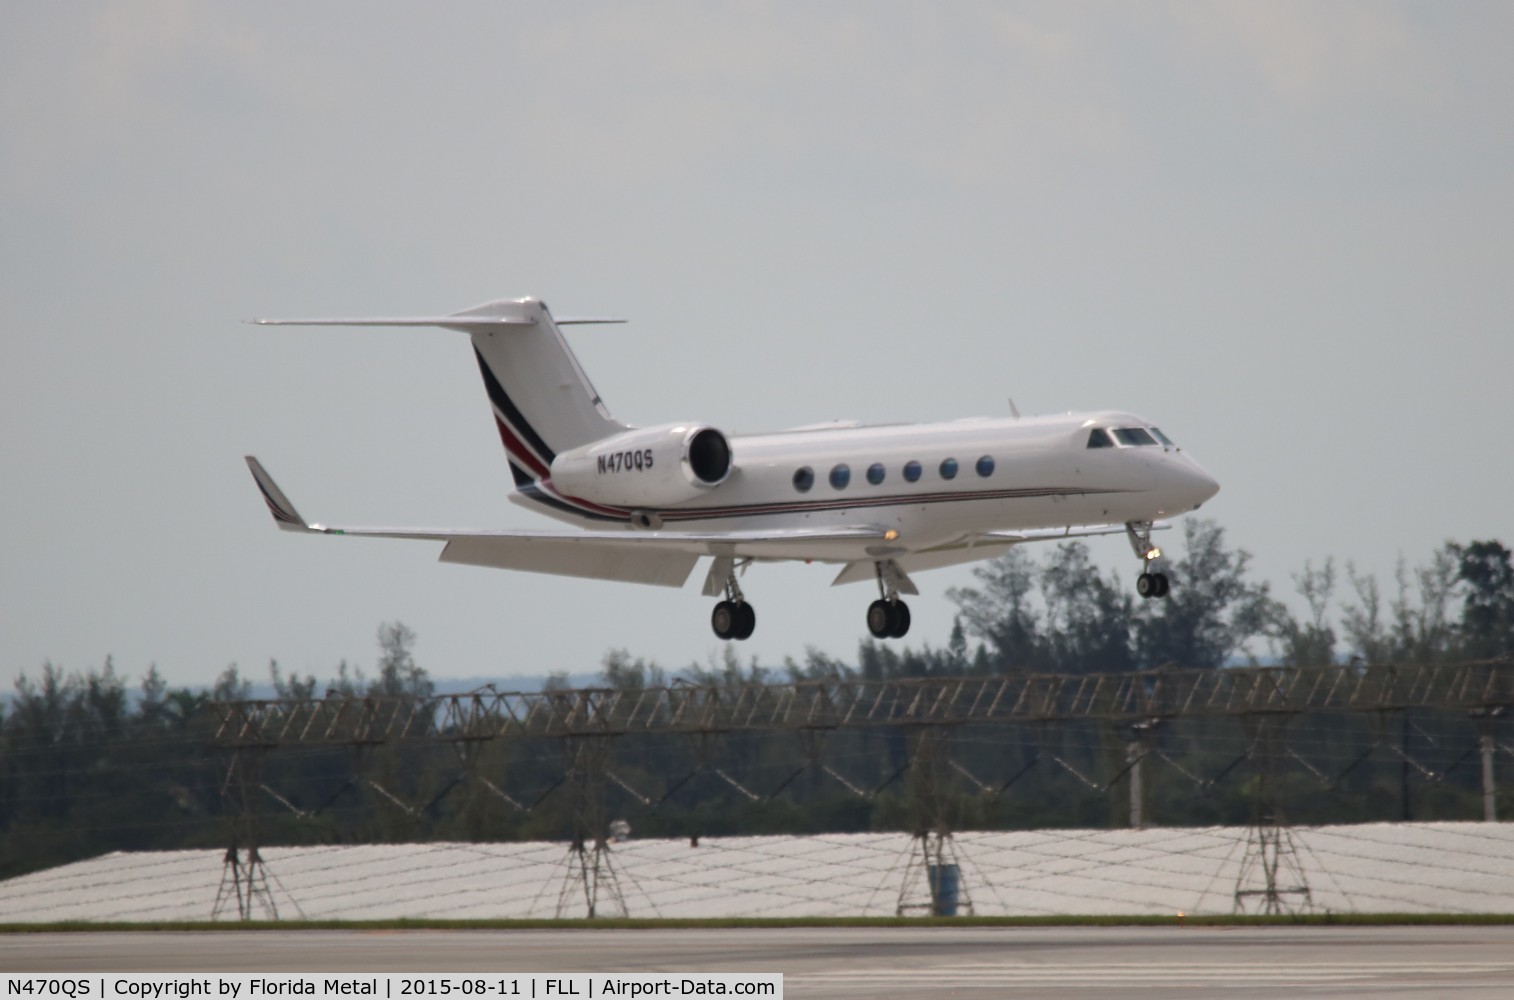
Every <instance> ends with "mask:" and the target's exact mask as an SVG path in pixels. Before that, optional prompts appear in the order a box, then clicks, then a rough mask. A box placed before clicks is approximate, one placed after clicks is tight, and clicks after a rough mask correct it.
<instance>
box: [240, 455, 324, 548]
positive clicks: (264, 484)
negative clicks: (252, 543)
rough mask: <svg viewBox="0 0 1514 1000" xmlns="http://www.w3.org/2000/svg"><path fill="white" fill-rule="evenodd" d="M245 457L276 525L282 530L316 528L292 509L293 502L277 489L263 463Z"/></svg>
mask: <svg viewBox="0 0 1514 1000" xmlns="http://www.w3.org/2000/svg"><path fill="white" fill-rule="evenodd" d="M245 457H246V459H247V467H248V468H249V469H251V470H252V478H253V479H255V480H256V481H257V484H258V490H259V492H261V493H262V494H263V502H264V503H266V504H267V505H268V511H269V513H271V514H272V515H273V519H274V521H275V522H276V523H277V524H278V526H279V527H280V528H282V529H283V530H284V531H315V530H317V529H316V527H315V526H314V525H312V524H307V523H306V522H305V519H304V518H303V517H301V516H300V515H299V512H298V511H296V510H295V509H294V504H292V503H290V502H289V498H288V497H286V496H285V495H284V491H283V490H281V489H279V484H278V483H276V482H274V481H273V477H272V476H270V475H269V474H268V470H267V469H265V468H263V463H261V462H259V461H258V460H257V459H256V458H253V457H252V456H251V455H247V456H245Z"/></svg>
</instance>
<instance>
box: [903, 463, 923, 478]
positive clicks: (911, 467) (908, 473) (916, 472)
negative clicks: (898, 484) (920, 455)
mask: <svg viewBox="0 0 1514 1000" xmlns="http://www.w3.org/2000/svg"><path fill="white" fill-rule="evenodd" d="M904 480H905V482H909V483H915V482H919V481H920V463H919V462H916V461H915V460H913V459H911V460H910V461H908V462H905V463H904Z"/></svg>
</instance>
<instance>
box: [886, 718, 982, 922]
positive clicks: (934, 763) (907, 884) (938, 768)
mask: <svg viewBox="0 0 1514 1000" xmlns="http://www.w3.org/2000/svg"><path fill="white" fill-rule="evenodd" d="M950 739H951V730H950V729H949V728H947V727H946V726H921V727H919V728H918V729H917V730H916V731H915V732H914V733H913V734H911V740H910V761H909V779H908V791H909V797H910V800H911V804H912V808H913V810H914V828H915V830H914V837H913V838H912V839H911V841H910V848H909V861H908V863H907V864H906V865H905V867H904V881H903V883H902V884H901V885H900V887H899V902H898V906H897V907H896V909H895V913H896V914H897V915H898V916H901V917H902V916H905V915H907V914H908V913H910V912H922V911H923V912H924V913H927V914H929V915H930V916H933V917H951V916H956V915H957V911H958V909H959V907H960V908H964V909H966V911H967V913H968V914H969V915H971V913H972V912H973V904H972V900H971V898H970V897H969V895H968V892H967V885H966V883H965V882H964V881H963V880H962V865H961V862H960V860H959V858H958V856H957V846H956V842H955V841H954V840H953V839H952V834H951V826H950V821H949V818H948V817H947V815H946V811H947V810H946V787H945V785H946V768H947V765H948V763H949V758H948V753H949V748H948V745H947V744H948V741H949V740H950ZM922 876H923V878H924V880H925V893H924V895H923V896H922V895H921V894H920V881H921V878H922Z"/></svg>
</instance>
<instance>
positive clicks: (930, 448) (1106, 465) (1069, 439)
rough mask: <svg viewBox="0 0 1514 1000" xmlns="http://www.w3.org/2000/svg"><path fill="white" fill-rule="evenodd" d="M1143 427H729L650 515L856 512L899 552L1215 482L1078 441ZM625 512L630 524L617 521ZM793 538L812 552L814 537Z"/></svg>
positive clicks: (1114, 517)
mask: <svg viewBox="0 0 1514 1000" xmlns="http://www.w3.org/2000/svg"><path fill="white" fill-rule="evenodd" d="M1150 426H1151V424H1150V423H1149V422H1148V421H1146V420H1144V419H1142V418H1141V417H1138V416H1135V415H1133V414H1128V413H1117V412H1108V411H1106V412H1098V413H1073V414H1062V415H1058V416H1049V417H1026V418H1003V419H995V418H982V419H967V420H957V421H949V422H943V423H930V424H904V425H877V426H861V427H840V428H835V429H820V430H800V431H784V432H778V433H771V434H754V435H744V436H732V437H730V445H731V456H732V462H733V465H734V468H733V470H732V472H731V474H730V477H729V478H728V479H727V480H726V481H725V482H724V483H722V484H721V485H720V486H718V487H716V488H714V489H711V490H709V491H708V492H707V493H705V494H703V495H701V496H699V497H698V498H696V499H694V500H692V501H689V502H686V503H682V504H678V505H675V506H668V507H663V508H659V509H658V510H656V511H652V512H649V513H655V514H656V515H658V517H659V518H660V521H661V524H662V525H663V526H664V527H666V528H668V529H669V530H681V531H731V532H737V531H745V530H763V529H771V528H774V527H777V526H784V527H793V528H827V527H839V526H844V525H856V524H859V523H864V524H870V525H876V526H879V527H883V528H893V529H895V530H896V531H898V533H899V542H900V543H901V547H902V548H904V549H907V550H919V549H921V548H928V547H931V546H934V545H939V544H943V543H946V542H949V541H952V540H954V539H959V538H962V537H964V536H968V535H971V534H973V533H976V532H985V531H1018V530H1032V529H1037V530H1041V529H1057V528H1063V527H1069V526H1076V525H1086V524H1094V523H1104V524H1107V523H1120V522H1129V521H1137V522H1140V521H1156V520H1160V519H1163V518H1168V517H1172V516H1175V515H1177V514H1181V513H1183V512H1185V511H1189V510H1192V509H1194V508H1195V507H1197V506H1198V505H1199V504H1202V503H1203V502H1204V501H1205V500H1207V499H1209V498H1210V497H1211V496H1213V495H1214V493H1215V492H1216V491H1217V490H1218V486H1217V484H1216V483H1215V481H1214V480H1213V479H1212V478H1211V477H1210V476H1209V475H1208V474H1207V473H1206V472H1205V471H1204V470H1203V469H1202V468H1201V467H1200V466H1199V465H1198V463H1196V462H1195V461H1194V460H1193V459H1191V458H1189V457H1188V456H1187V455H1186V454H1184V453H1183V451H1182V450H1181V449H1180V448H1177V447H1170V446H1166V445H1160V444H1159V445H1139V446H1132V445H1118V446H1114V447H1106V448H1089V447H1088V438H1089V432H1090V430H1091V429H1093V428H1095V427H1102V428H1117V427H1140V428H1146V427H1150ZM984 456H987V457H988V458H990V459H991V460H992V461H993V469H992V471H991V472H990V473H989V474H988V475H986V476H983V475H980V474H979V473H978V471H977V463H978V461H979V459H980V458H982V457H984ZM946 459H955V460H956V463H957V473H956V476H955V477H954V478H951V479H946V478H943V476H942V473H941V463H942V462H943V460H946ZM911 461H914V462H918V463H919V464H920V467H921V474H920V477H919V479H918V480H917V481H916V482H908V481H907V480H906V479H905V475H904V470H905V465H906V463H908V462H911ZM875 463H877V464H881V465H882V467H883V470H884V476H883V479H882V481H881V482H879V483H877V484H874V483H872V482H869V480H868V469H869V467H870V466H872V465H874V464H875ZM842 464H844V465H846V466H847V467H848V469H849V471H850V481H849V482H848V483H847V485H846V486H845V488H842V489H837V488H835V487H834V486H832V484H831V481H830V476H831V471H832V469H833V468H835V467H836V466H837V465H842ZM804 467H807V468H809V469H810V470H811V471H812V473H813V477H814V481H813V485H811V486H810V488H809V489H808V490H806V491H800V490H799V489H797V488H796V487H795V484H794V475H795V472H796V471H797V470H799V469H801V468H804ZM633 475H634V473H633ZM516 496H517V497H519V498H520V499H521V501H522V502H524V503H525V504H526V505H527V506H529V507H531V508H532V509H535V510H537V511H542V512H546V513H550V514H552V515H553V516H555V517H559V518H561V519H562V520H566V521H569V522H571V523H575V524H580V525H584V526H590V525H592V526H594V527H597V528H601V529H603V528H608V527H613V526H614V524H615V522H609V523H607V522H605V521H599V520H594V521H590V520H586V519H583V518H580V517H578V516H575V515H573V514H571V513H567V512H564V511H560V510H554V509H552V508H548V507H543V506H541V505H538V504H536V503H533V502H531V501H530V500H529V499H528V498H527V497H525V496H523V495H521V494H516ZM623 523H624V526H625V527H626V528H627V530H636V529H635V527H634V525H633V524H631V523H630V522H629V521H626V522H623ZM797 548H798V546H796V549H797ZM802 548H803V550H804V552H805V553H807V554H809V555H810V556H814V555H816V553H815V546H814V544H813V543H806V544H805V545H803V546H802ZM848 550H849V551H851V552H855V547H853V546H838V552H837V555H838V556H839V555H841V554H843V552H845V551H848Z"/></svg>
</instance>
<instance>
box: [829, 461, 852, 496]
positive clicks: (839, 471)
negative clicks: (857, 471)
mask: <svg viewBox="0 0 1514 1000" xmlns="http://www.w3.org/2000/svg"><path fill="white" fill-rule="evenodd" d="M851 481H852V470H851V467H850V466H848V465H847V464H846V463H845V462H842V463H841V464H839V465H837V466H836V467H835V468H834V469H832V470H831V488H832V489H837V490H844V489H846V484H847V483H850V482H851Z"/></svg>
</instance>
